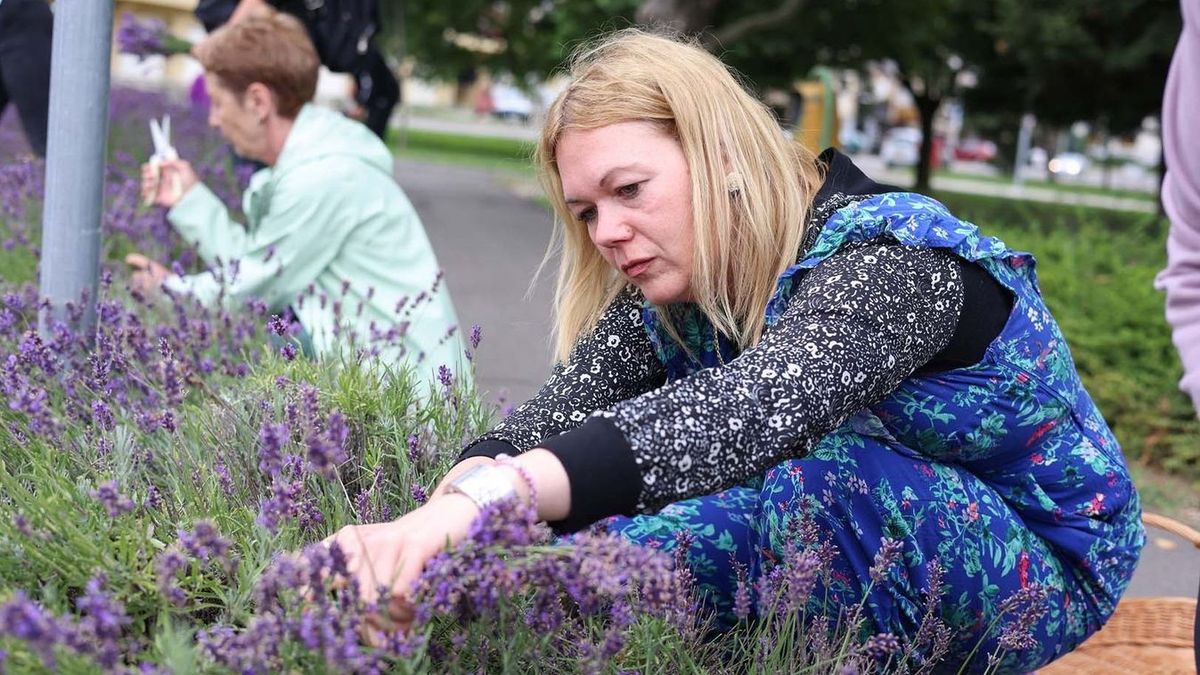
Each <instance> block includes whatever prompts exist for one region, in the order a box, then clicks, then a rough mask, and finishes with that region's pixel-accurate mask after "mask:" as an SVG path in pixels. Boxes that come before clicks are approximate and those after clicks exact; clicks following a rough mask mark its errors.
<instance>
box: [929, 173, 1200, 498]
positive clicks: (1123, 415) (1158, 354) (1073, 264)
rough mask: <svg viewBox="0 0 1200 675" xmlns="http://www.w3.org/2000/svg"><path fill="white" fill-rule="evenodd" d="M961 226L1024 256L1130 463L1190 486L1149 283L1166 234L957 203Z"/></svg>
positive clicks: (1108, 218) (1188, 450) (1055, 211)
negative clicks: (1034, 263)
mask: <svg viewBox="0 0 1200 675" xmlns="http://www.w3.org/2000/svg"><path fill="white" fill-rule="evenodd" d="M939 197H940V198H941V199H942V200H943V201H944V202H945V203H946V205H947V206H949V207H950V208H951V210H952V211H953V212H954V213H955V214H956V215H958V216H959V217H961V218H964V219H966V220H969V221H971V222H974V223H976V224H978V225H979V226H980V227H981V228H983V230H984V232H985V233H987V234H991V235H994V236H997V237H999V238H1000V239H1002V240H1004V242H1005V243H1006V244H1008V245H1009V246H1011V247H1013V248H1015V249H1020V250H1025V251H1030V252H1032V253H1033V254H1034V255H1035V256H1036V257H1037V259H1038V267H1037V271H1038V278H1039V281H1040V283H1041V288H1042V292H1043V294H1044V296H1045V298H1046V303H1047V304H1048V305H1049V307H1050V309H1051V311H1052V312H1054V315H1055V317H1056V318H1057V319H1058V322H1059V325H1060V326H1061V327H1062V330H1063V333H1064V335H1065V336H1066V338H1067V342H1068V343H1069V344H1070V346H1071V352H1072V354H1073V355H1074V358H1075V363H1076V365H1077V367H1078V368H1079V372H1080V375H1081V376H1082V377H1083V381H1084V384H1085V385H1086V386H1087V388H1088V391H1089V392H1090V393H1091V395H1092V397H1093V398H1094V399H1095V400H1096V403H1097V405H1098V406H1099V407H1100V410H1101V412H1102V413H1104V415H1105V417H1106V418H1107V420H1108V421H1109V423H1110V424H1111V425H1112V428H1113V431H1114V432H1115V433H1116V435H1117V439H1118V440H1120V441H1121V444H1122V446H1123V447H1124V449H1125V454H1126V456H1127V457H1129V458H1130V460H1132V461H1137V462H1141V463H1145V464H1147V465H1150V466H1153V467H1158V468H1164V469H1167V470H1169V471H1171V472H1173V473H1176V474H1179V475H1181V476H1187V477H1188V478H1190V479H1191V480H1200V422H1198V421H1197V420H1196V414H1195V411H1194V410H1192V407H1191V404H1190V401H1189V400H1188V399H1187V397H1186V396H1185V395H1184V394H1183V393H1181V392H1180V391H1179V390H1178V388H1177V386H1176V385H1177V383H1178V382H1179V378H1180V376H1181V375H1182V366H1181V364H1180V361H1179V356H1178V354H1177V352H1176V351H1175V348H1174V345H1173V344H1172V343H1171V333H1170V328H1169V326H1168V325H1167V323H1166V319H1165V318H1164V315H1163V296H1162V293H1160V292H1159V291H1157V290H1155V288H1154V285H1153V282H1154V275H1155V274H1156V273H1157V272H1158V271H1159V270H1160V269H1162V268H1163V266H1164V265H1165V264H1166V253H1165V242H1166V225H1165V223H1164V222H1163V221H1162V220H1159V219H1156V218H1155V217H1153V216H1147V215H1132V214H1126V213H1121V212H1117V211H1101V210H1094V209H1086V208H1082V207H1070V206H1062V205H1052V204H1036V203H1032V202H1015V201H1008V200H1003V199H995V198H988V197H974V196H965V195H958V194H945V195H940V196H939Z"/></svg>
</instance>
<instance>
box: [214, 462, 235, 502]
mask: <svg viewBox="0 0 1200 675" xmlns="http://www.w3.org/2000/svg"><path fill="white" fill-rule="evenodd" d="M213 473H215V474H217V484H218V485H220V486H221V492H222V493H223V494H224V495H225V496H226V497H232V496H233V476H230V475H229V469H228V468H227V467H226V466H225V465H224V464H214V465H213Z"/></svg>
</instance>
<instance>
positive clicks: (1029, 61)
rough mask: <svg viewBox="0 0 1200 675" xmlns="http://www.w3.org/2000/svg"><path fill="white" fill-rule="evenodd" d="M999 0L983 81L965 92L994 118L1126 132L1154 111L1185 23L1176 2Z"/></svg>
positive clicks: (1007, 124)
mask: <svg viewBox="0 0 1200 675" xmlns="http://www.w3.org/2000/svg"><path fill="white" fill-rule="evenodd" d="M995 5H996V11H995V15H994V17H993V20H992V22H991V24H990V25H988V26H987V27H986V30H987V32H988V34H989V36H990V39H989V40H988V41H986V42H984V43H982V44H981V46H982V47H983V51H984V52H987V53H985V54H982V55H981V61H982V62H984V63H986V66H985V68H984V70H983V72H982V73H981V77H980V82H979V85H980V86H979V87H977V88H976V89H974V90H972V91H970V92H968V95H967V98H966V101H967V104H968V105H969V106H970V107H972V108H974V109H977V110H985V111H987V114H988V116H989V117H990V119H991V121H992V122H993V123H994V124H997V125H999V126H1002V127H1004V128H1008V129H1013V130H1015V129H1016V127H1017V121H1016V120H1017V119H1018V118H1019V117H1020V115H1021V114H1023V113H1027V112H1031V113H1034V114H1036V115H1037V117H1038V119H1039V120H1040V121H1041V122H1043V123H1046V124H1049V125H1052V126H1058V127H1064V126H1067V125H1069V124H1071V123H1073V122H1076V121H1079V120H1087V121H1091V122H1095V123H1096V126H1097V127H1098V128H1099V130H1100V132H1101V133H1102V134H1110V133H1111V134H1123V133H1127V132H1131V131H1134V130H1136V129H1137V128H1138V127H1139V126H1140V125H1141V122H1142V120H1143V118H1145V117H1146V116H1148V115H1154V114H1157V112H1158V110H1159V107H1160V105H1161V103H1162V92H1163V85H1164V83H1165V80H1166V73H1167V66H1168V64H1169V63H1170V58H1171V52H1172V49H1173V46H1174V44H1175V40H1176V37H1177V36H1178V35H1179V30H1180V26H1181V20H1180V16H1179V6H1178V3H1176V2H1175V1H1174V0H1062V1H1060V2H1057V3H1053V4H1049V5H1047V4H1045V3H1041V2H1036V1H1035V0H995ZM1030 16H1036V17H1037V21H1030V20H1029V17H1030Z"/></svg>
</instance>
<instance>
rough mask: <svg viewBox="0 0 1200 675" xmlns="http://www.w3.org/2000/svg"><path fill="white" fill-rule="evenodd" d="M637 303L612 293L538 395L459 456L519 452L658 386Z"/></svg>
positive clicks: (661, 374) (661, 376) (632, 292)
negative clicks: (610, 297) (609, 301)
mask: <svg viewBox="0 0 1200 675" xmlns="http://www.w3.org/2000/svg"><path fill="white" fill-rule="evenodd" d="M641 305H642V301H641V295H640V294H639V293H638V292H637V290H636V289H633V288H629V289H626V290H625V291H623V292H622V293H621V294H620V295H618V296H617V297H616V298H615V299H614V300H613V302H612V304H611V305H609V307H608V309H606V310H605V311H604V314H603V315H601V317H600V319H599V321H598V322H597V323H596V327H595V329H594V330H592V331H591V332H590V333H588V334H587V335H584V336H583V337H581V338H580V339H579V341H578V342H576V343H575V346H574V347H573V348H572V349H571V355H570V358H569V359H568V360H567V361H566V362H565V363H559V364H557V365H555V367H554V370H553V372H551V374H550V377H549V379H547V380H546V382H545V384H543V385H542V388H541V389H540V390H539V391H538V393H537V394H536V395H534V397H533V398H531V399H529V400H528V401H526V402H525V403H523V404H521V405H520V406H519V407H517V409H516V410H514V411H513V412H512V414H510V415H509V416H508V417H506V418H505V419H504V421H502V422H500V423H499V424H498V425H496V427H495V428H493V429H492V430H491V431H489V432H488V433H486V434H484V435H483V436H481V437H479V438H478V439H476V440H475V441H474V442H473V443H471V444H470V445H468V446H467V448H466V449H465V450H464V451H463V453H462V454H461V455H460V457H459V459H460V460H461V459H465V458H467V457H472V456H492V457H494V456H496V455H497V454H499V453H501V452H508V453H512V452H513V451H514V450H515V451H516V452H524V451H526V450H528V449H530V448H532V447H534V446H535V445H537V444H538V443H540V442H541V441H542V440H544V439H546V438H549V437H551V436H554V435H557V434H561V433H562V432H564V431H567V430H569V429H574V428H575V427H577V426H579V425H580V424H582V423H583V422H584V420H586V419H587V417H588V415H590V414H592V413H593V412H595V411H596V410H600V409H603V408H607V407H609V406H611V405H613V404H615V403H617V402H619V401H623V400H626V399H628V398H632V397H634V396H637V395H638V394H642V393H645V392H647V391H650V390H651V389H654V388H655V387H658V386H660V385H661V384H662V383H663V382H664V381H665V379H666V371H665V370H664V369H663V366H662V363H661V362H660V361H659V360H658V358H657V357H656V356H655V354H654V347H653V346H652V345H651V344H650V339H649V337H647V336H646V330H645V328H644V326H643V324H642V314H641Z"/></svg>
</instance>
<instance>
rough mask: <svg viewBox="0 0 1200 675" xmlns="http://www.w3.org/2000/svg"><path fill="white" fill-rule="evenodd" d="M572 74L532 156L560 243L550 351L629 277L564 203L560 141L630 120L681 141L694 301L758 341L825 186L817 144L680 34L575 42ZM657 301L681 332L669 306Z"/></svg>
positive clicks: (742, 342) (718, 321) (629, 32)
mask: <svg viewBox="0 0 1200 675" xmlns="http://www.w3.org/2000/svg"><path fill="white" fill-rule="evenodd" d="M567 74H568V76H570V77H571V78H572V81H571V83H570V85H568V86H567V88H566V89H565V90H564V91H563V92H562V93H561V94H560V95H559V96H558V98H557V99H555V101H554V103H553V104H551V106H550V108H549V109H548V110H547V112H546V123H545V126H544V127H543V129H542V134H541V137H540V138H539V140H538V145H537V149H536V155H535V161H536V163H537V165H538V169H539V173H540V177H541V180H542V184H543V187H544V188H545V190H546V194H547V195H548V196H549V198H550V201H551V203H552V204H553V206H554V211H555V215H556V220H557V223H556V230H557V233H556V234H557V237H556V239H557V240H558V241H561V259H560V265H559V272H558V284H557V288H556V290H555V320H554V324H555V327H554V331H555V337H554V343H555V357H556V358H557V359H559V360H565V359H566V358H567V357H568V355H569V353H570V350H571V347H572V346H573V345H574V344H575V342H576V340H577V339H578V338H579V336H580V335H582V334H585V333H587V332H588V331H590V330H592V329H593V328H594V327H595V324H596V321H597V320H598V319H599V317H600V315H601V314H602V313H603V311H604V309H605V308H606V307H607V306H608V305H609V303H611V302H612V300H613V299H614V298H615V297H616V295H617V294H618V293H619V292H620V291H621V290H622V289H623V288H624V287H625V283H624V282H623V281H622V278H621V277H620V275H619V274H618V273H617V272H616V271H615V270H613V269H612V268H611V267H610V266H609V265H608V264H607V263H606V262H605V260H604V258H603V257H602V256H601V255H600V252H599V251H597V250H596V247H595V246H594V245H593V244H592V242H591V240H590V238H589V237H588V233H587V230H586V228H585V227H584V226H583V225H581V224H580V223H578V222H577V221H576V219H575V218H574V217H573V215H572V214H571V212H570V210H569V209H568V208H567V204H566V201H565V198H564V196H563V189H562V180H561V178H560V176H559V173H558V166H557V164H556V157H555V153H556V149H557V146H558V143H559V141H560V140H561V139H562V136H563V134H565V133H566V132H568V131H571V130H573V129H596V128H599V127H604V126H607V125H610V124H615V123H619V122H632V121H643V122H650V123H653V124H656V125H658V126H660V127H661V128H662V129H663V131H664V132H666V133H669V134H671V135H672V136H674V137H675V138H676V139H677V140H678V141H679V143H680V145H681V146H682V147H683V153H684V156H685V158H686V160H687V165H688V168H689V171H690V173H691V185H692V211H693V216H694V224H695V234H694V241H695V244H694V246H695V250H694V253H693V269H692V282H691V291H692V300H693V302H694V303H695V304H696V305H697V306H698V307H699V309H700V311H702V312H703V313H704V314H705V316H707V317H708V319H709V321H711V322H712V325H713V326H714V327H715V328H716V330H719V331H720V332H721V333H722V334H724V335H725V336H726V337H728V338H730V339H731V340H733V341H734V342H735V343H736V344H737V345H738V346H739V347H740V348H742V349H744V348H746V347H749V346H751V345H754V344H756V343H757V342H758V341H759V339H761V337H762V333H763V328H764V325H763V323H764V322H763V316H764V313H765V311H766V306H767V302H768V301H769V300H770V298H771V296H772V294H773V293H774V291H775V285H776V281H777V279H778V278H779V275H780V274H782V273H783V271H784V270H785V269H786V268H787V267H788V266H789V265H790V264H792V263H793V262H794V261H795V259H796V256H797V255H798V253H799V249H800V245H801V242H802V241H803V238H804V225H805V221H806V220H807V215H808V209H809V206H810V204H811V202H812V199H813V197H814V195H815V194H816V191H817V189H818V188H819V187H820V184H821V180H822V177H821V175H820V171H819V169H818V167H817V162H816V160H815V158H814V157H813V155H812V153H811V152H809V151H808V150H806V149H804V147H803V146H801V145H800V144H798V143H795V142H794V141H792V140H791V139H790V138H788V137H786V136H785V135H784V133H783V131H782V130H781V129H780V127H779V124H778V123H777V122H776V120H775V117H774V116H773V115H772V114H771V112H770V111H769V110H767V108H766V107H765V106H764V105H762V104H761V103H760V102H759V101H758V100H757V99H756V98H754V97H753V96H751V95H750V94H749V93H748V92H747V91H746V89H745V88H743V86H742V85H741V84H740V83H739V82H738V80H737V79H735V77H734V75H733V74H732V73H731V72H730V70H729V69H728V68H726V66H725V65H724V64H723V63H721V61H720V60H718V59H717V58H716V57H714V56H712V55H711V54H709V53H708V52H706V51H704V50H703V49H701V48H700V47H698V46H696V45H695V44H693V43H690V42H686V41H684V40H682V39H679V38H675V37H669V36H664V35H658V34H652V33H648V32H645V31H643V30H639V29H625V30H621V31H618V32H615V33H612V34H609V35H607V36H603V37H601V38H600V39H599V41H598V42H596V43H595V44H593V45H590V46H585V47H583V48H581V49H579V50H577V51H576V52H575V54H574V55H573V56H572V58H571V60H570V61H569V65H568V73H567ZM656 310H657V311H658V312H659V316H660V317H661V319H662V320H663V322H664V324H665V325H666V327H667V329H668V330H669V331H670V332H671V334H672V335H673V336H675V338H676V339H677V340H678V332H677V331H676V330H675V328H674V326H672V325H671V323H670V315H669V313H668V312H666V311H664V310H665V308H663V307H657V308H656Z"/></svg>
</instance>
